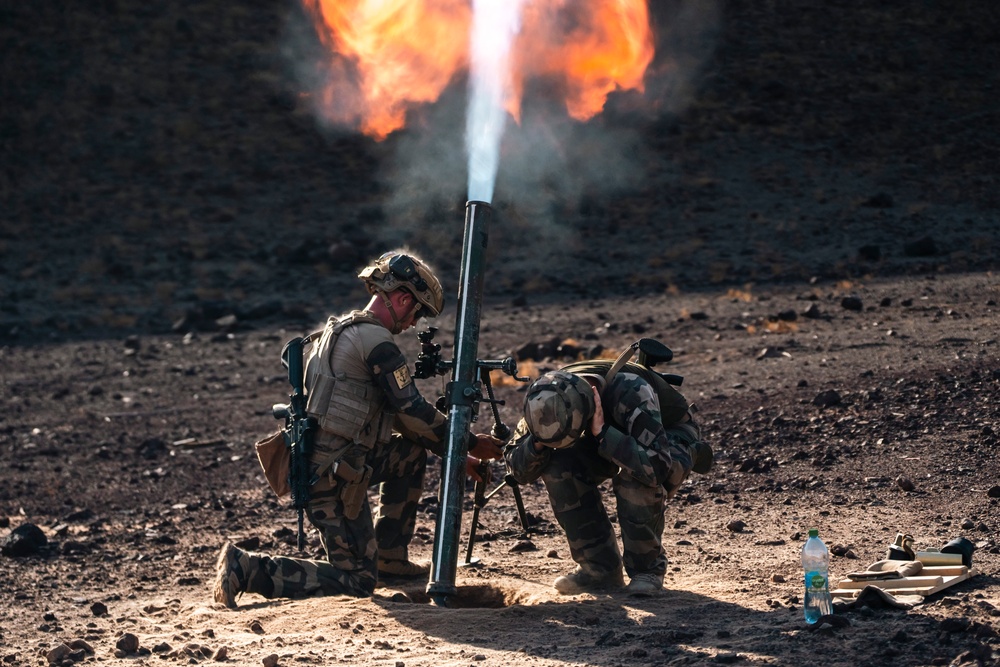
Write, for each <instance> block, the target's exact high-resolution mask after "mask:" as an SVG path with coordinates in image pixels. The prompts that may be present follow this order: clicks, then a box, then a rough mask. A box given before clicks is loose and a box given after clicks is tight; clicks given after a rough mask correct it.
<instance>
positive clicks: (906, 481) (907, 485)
mask: <svg viewBox="0 0 1000 667" xmlns="http://www.w3.org/2000/svg"><path fill="white" fill-rule="evenodd" d="M896 486H898V487H899V488H900V489H902V490H903V491H906V492H910V491H912V490H913V489H915V488H916V487H915V486H914V485H913V480H911V479H910V478H909V477H904V476H903V475H900V476H899V477H897V478H896Z"/></svg>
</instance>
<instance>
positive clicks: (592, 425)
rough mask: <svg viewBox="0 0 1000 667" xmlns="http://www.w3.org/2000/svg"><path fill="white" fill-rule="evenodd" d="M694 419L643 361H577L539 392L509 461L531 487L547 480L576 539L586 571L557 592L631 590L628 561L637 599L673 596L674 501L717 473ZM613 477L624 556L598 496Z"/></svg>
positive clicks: (544, 380) (528, 402) (530, 401)
mask: <svg viewBox="0 0 1000 667" xmlns="http://www.w3.org/2000/svg"><path fill="white" fill-rule="evenodd" d="M664 349H665V348H664ZM667 377H669V376H667ZM691 412H692V410H691V409H689V405H688V403H687V401H686V400H685V399H684V397H683V396H682V395H681V394H680V393H679V392H678V391H677V390H676V389H675V388H674V387H673V386H671V384H670V383H669V382H668V381H667V380H666V379H665V376H663V375H661V374H660V373H657V372H656V371H654V370H652V369H651V368H649V367H647V366H645V365H640V364H637V363H624V364H614V366H613V365H612V362H611V361H610V360H608V361H604V360H594V361H582V362H576V363H574V364H570V365H569V366H566V367H564V368H563V369H561V370H557V371H551V372H549V373H545V374H544V375H542V376H541V377H539V378H538V379H537V380H536V381H535V382H534V383H533V384H531V385H530V386H529V388H528V390H527V393H526V397H525V402H524V418H523V419H522V420H521V421H520V422H519V423H518V425H517V427H516V429H515V431H514V435H513V437H512V439H511V441H510V443H509V444H508V445H507V447H506V449H505V451H504V457H505V459H506V462H507V467H508V469H509V470H510V472H511V473H512V474H513V475H514V477H515V479H517V481H518V482H520V483H521V484H527V483H529V482H533V481H534V480H536V479H538V478H539V477H541V478H542V481H543V482H544V483H545V489H546V491H547V492H548V495H549V501H550V503H551V504H552V510H553V512H554V513H555V516H556V520H557V521H558V522H559V525H560V526H561V527H562V529H563V530H564V531H565V532H566V537H567V539H568V541H569V549H570V554H571V555H572V558H573V560H574V561H575V562H576V563H577V568H576V569H575V570H574V571H573V572H571V573H569V574H565V575H563V576H561V577H559V578H557V579H556V580H555V583H554V586H555V588H556V590H557V591H559V592H560V593H562V594H565V595H572V594H576V593H581V592H584V591H599V590H613V589H617V588H621V587H622V586H623V585H624V578H623V577H622V564H623V561H624V566H625V572H626V573H628V576H629V579H630V581H629V584H628V587H627V591H628V592H629V593H630V594H634V595H651V594H653V593H655V592H657V591H659V590H661V589H662V588H663V575H664V573H665V572H666V568H667V558H666V555H665V554H664V550H663V545H662V537H663V527H664V517H663V513H664V502H665V500H666V499H667V498H670V497H673V495H674V494H675V493H676V492H677V489H678V488H679V487H680V485H681V484H682V483H683V482H684V480H685V479H686V478H687V476H688V474H689V473H690V472H691V470H694V471H695V472H699V473H705V472H707V471H708V470H709V468H710V467H711V465H712V450H711V448H710V447H709V446H708V445H707V444H706V443H704V442H702V440H701V433H700V430H699V428H698V426H697V424H696V423H695V422H694V420H693V419H692V416H691ZM607 479H610V480H611V483H612V488H613V490H614V494H615V499H616V501H617V510H618V523H619V525H620V526H621V535H622V546H623V547H624V558H623V557H622V555H621V552H620V551H619V549H618V541H617V539H616V537H615V533H614V530H613V528H612V525H611V521H610V519H609V518H608V514H607V512H606V511H605V509H604V505H603V502H602V500H601V493H600V491H599V490H598V485H599V484H600V483H601V482H603V481H605V480H607Z"/></svg>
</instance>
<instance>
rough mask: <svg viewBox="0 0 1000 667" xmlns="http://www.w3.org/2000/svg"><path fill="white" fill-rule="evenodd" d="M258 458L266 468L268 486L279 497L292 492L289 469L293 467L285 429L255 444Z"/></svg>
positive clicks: (264, 468)
mask: <svg viewBox="0 0 1000 667" xmlns="http://www.w3.org/2000/svg"><path fill="white" fill-rule="evenodd" d="M253 448H254V451H255V452H257V460H258V461H260V467H261V468H262V469H263V470H264V478H265V479H266V480H267V484H268V486H270V487H271V490H272V491H274V493H275V494H276V495H277V496H278V497H279V498H284V497H285V496H287V495H288V494H290V493H291V492H292V489H291V487H289V486H288V471H289V470H290V469H291V456H292V455H291V451H290V450H289V449H288V446H287V445H286V444H285V436H284V432H283V431H278V432H276V433H272V434H271V435H269V436H267V437H266V438H262V439H261V440H258V441H257V442H255V443H254V444H253Z"/></svg>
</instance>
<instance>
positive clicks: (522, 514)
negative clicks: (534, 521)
mask: <svg viewBox="0 0 1000 667" xmlns="http://www.w3.org/2000/svg"><path fill="white" fill-rule="evenodd" d="M503 483H504V484H506V485H507V486H509V487H510V490H511V493H513V494H514V503H515V504H516V505H517V516H518V518H519V519H521V528H524V535H525V537H527V535H528V513H527V512H526V511H525V510H524V499H523V498H522V497H521V487H520V486H518V484H517V480H516V479H514V476H513V475H510V474H508V475H506V476H505V477H504V478H503Z"/></svg>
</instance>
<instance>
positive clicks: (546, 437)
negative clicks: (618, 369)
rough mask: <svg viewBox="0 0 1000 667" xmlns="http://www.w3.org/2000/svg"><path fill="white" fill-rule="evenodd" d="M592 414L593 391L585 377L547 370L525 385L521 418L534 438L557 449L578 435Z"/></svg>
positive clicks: (574, 439) (568, 444)
mask: <svg viewBox="0 0 1000 667" xmlns="http://www.w3.org/2000/svg"><path fill="white" fill-rule="evenodd" d="M593 416H594V392H593V390H592V389H591V388H590V385H589V384H588V383H587V381H586V380H584V379H583V378H581V377H579V376H578V375H574V374H573V373H568V372H566V371H550V372H548V373H545V374H544V375H542V376H540V377H539V378H538V379H537V380H535V381H534V382H533V383H532V384H531V386H530V387H528V392H527V395H526V396H525V399H524V419H525V421H526V422H527V425H528V430H529V431H530V432H531V435H533V436H534V437H535V440H537V441H538V442H540V443H541V444H543V445H545V446H546V447H553V448H555V449H560V448H562V447H568V446H570V445H572V444H573V443H574V442H576V441H577V440H579V439H580V436H581V435H582V433H583V431H584V429H586V428H587V425H588V424H589V423H590V419H591V417H593Z"/></svg>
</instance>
